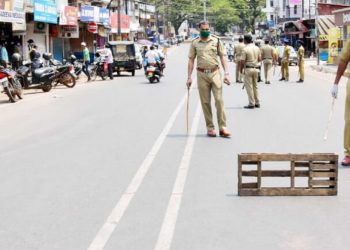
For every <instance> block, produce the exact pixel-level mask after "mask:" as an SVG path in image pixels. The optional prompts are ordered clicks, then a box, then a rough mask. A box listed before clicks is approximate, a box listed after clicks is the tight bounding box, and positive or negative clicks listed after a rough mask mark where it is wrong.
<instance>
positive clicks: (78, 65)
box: [63, 54, 83, 79]
mask: <svg viewBox="0 0 350 250" xmlns="http://www.w3.org/2000/svg"><path fill="white" fill-rule="evenodd" d="M82 62H83V60H77V58H76V57H75V55H73V54H71V55H70V57H69V58H68V59H67V60H66V59H63V65H73V67H74V73H75V75H76V76H77V78H76V79H79V76H80V74H81V73H82V72H83V64H82Z"/></svg>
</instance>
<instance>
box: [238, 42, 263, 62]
mask: <svg viewBox="0 0 350 250" xmlns="http://www.w3.org/2000/svg"><path fill="white" fill-rule="evenodd" d="M259 57H260V49H259V47H257V46H255V45H254V44H253V43H250V44H248V45H247V46H245V47H244V49H243V51H242V58H241V60H243V61H245V65H246V66H253V67H258V66H259V62H258V59H259Z"/></svg>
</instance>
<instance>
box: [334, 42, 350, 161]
mask: <svg viewBox="0 0 350 250" xmlns="http://www.w3.org/2000/svg"><path fill="white" fill-rule="evenodd" d="M339 59H340V62H339V65H338V71H337V75H336V77H335V80H334V85H333V87H332V90H331V93H332V97H333V98H337V97H338V84H339V81H340V78H341V77H342V75H343V74H344V71H345V70H346V68H347V65H348V63H349V61H350V39H348V40H347V42H346V44H345V46H344V48H343V49H342V51H341V53H340V55H339ZM344 149H345V157H344V159H343V161H342V165H343V166H350V79H349V80H348V82H347V85H346V100H345V128H344Z"/></svg>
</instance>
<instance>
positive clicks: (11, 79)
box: [0, 66, 23, 102]
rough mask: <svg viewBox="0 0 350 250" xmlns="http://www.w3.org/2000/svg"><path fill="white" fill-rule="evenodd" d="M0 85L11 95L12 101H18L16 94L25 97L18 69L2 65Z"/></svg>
mask: <svg viewBox="0 0 350 250" xmlns="http://www.w3.org/2000/svg"><path fill="white" fill-rule="evenodd" d="M0 86H1V87H2V89H3V90H2V91H1V92H2V93H5V94H6V95H7V96H8V97H9V99H10V102H16V96H17V97H18V98H19V99H23V98H22V95H23V88H22V85H21V83H20V81H19V79H18V78H17V77H16V71H14V70H12V69H11V68H6V69H5V68H4V67H2V66H1V67H0Z"/></svg>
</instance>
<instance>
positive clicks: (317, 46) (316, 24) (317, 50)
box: [315, 0, 320, 65]
mask: <svg viewBox="0 0 350 250" xmlns="http://www.w3.org/2000/svg"><path fill="white" fill-rule="evenodd" d="M315 14H316V18H315V29H316V35H315V38H316V39H315V43H316V54H317V65H320V53H319V52H320V51H319V50H320V49H319V47H320V46H319V43H320V42H319V28H318V0H316V1H315Z"/></svg>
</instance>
